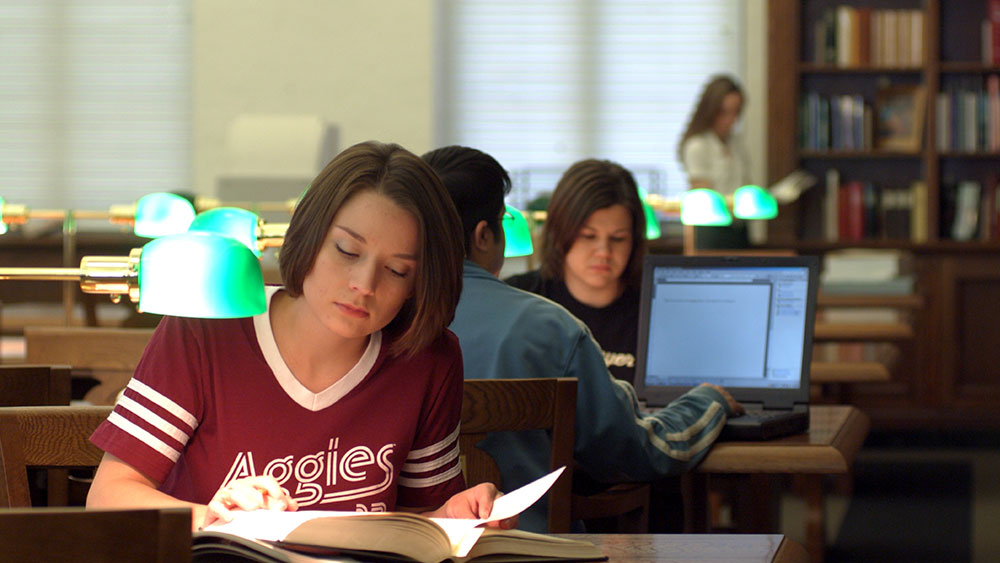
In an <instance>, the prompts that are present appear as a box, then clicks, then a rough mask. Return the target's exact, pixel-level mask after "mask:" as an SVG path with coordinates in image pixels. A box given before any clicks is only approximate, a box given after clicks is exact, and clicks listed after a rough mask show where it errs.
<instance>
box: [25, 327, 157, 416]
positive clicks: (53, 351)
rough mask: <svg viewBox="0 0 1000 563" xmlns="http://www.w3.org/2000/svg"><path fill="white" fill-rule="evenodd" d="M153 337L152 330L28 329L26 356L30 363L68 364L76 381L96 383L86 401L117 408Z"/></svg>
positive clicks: (86, 395) (91, 328)
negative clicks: (115, 404)
mask: <svg viewBox="0 0 1000 563" xmlns="http://www.w3.org/2000/svg"><path fill="white" fill-rule="evenodd" d="M152 335H153V329H151V328H102V327H26V328H25V329H24V340H25V347H26V350H25V355H26V358H27V361H28V362H29V363H38V364H67V365H69V366H71V367H72V368H73V372H72V374H73V377H77V378H83V377H92V378H94V379H96V380H97V381H98V384H97V386H95V387H93V388H92V389H90V390H89V391H87V392H86V394H85V395H84V396H83V399H84V400H85V401H87V402H89V403H92V404H95V405H113V404H114V403H115V400H116V399H117V398H118V393H119V392H121V390H122V389H124V388H125V386H126V385H128V381H129V379H130V378H131V377H132V372H133V371H135V366H136V364H138V363H139V358H140V357H141V356H142V352H143V350H145V349H146V343H147V342H149V339H150V337H151V336H152Z"/></svg>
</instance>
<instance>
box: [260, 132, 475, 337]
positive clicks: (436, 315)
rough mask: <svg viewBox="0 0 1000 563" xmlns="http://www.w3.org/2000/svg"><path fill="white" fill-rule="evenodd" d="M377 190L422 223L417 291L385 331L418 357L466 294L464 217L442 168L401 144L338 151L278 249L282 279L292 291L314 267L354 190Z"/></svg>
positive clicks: (298, 292)
mask: <svg viewBox="0 0 1000 563" xmlns="http://www.w3.org/2000/svg"><path fill="white" fill-rule="evenodd" d="M364 190H372V191H374V192H375V193H378V194H379V195H382V196H385V197H388V198H389V199H391V200H392V201H393V202H394V203H395V204H396V205H398V206H399V207H401V208H402V209H404V210H406V211H409V212H410V213H411V214H412V215H413V217H414V218H415V219H416V221H417V225H418V233H419V234H418V236H419V246H420V256H419V266H418V268H417V275H416V279H415V281H414V291H413V296H411V297H410V298H409V299H407V300H406V302H405V303H404V304H403V308H402V309H401V310H400V311H399V314H397V315H396V318H395V319H393V320H392V321H391V322H390V323H389V325H388V326H387V327H386V331H387V332H389V333H390V334H392V335H393V337H394V342H393V345H392V349H391V352H392V353H393V354H394V355H397V356H401V355H407V356H409V355H413V354H415V353H416V352H417V351H419V350H421V349H422V348H424V347H425V346H427V345H428V344H430V343H431V342H433V341H434V340H435V339H436V338H438V336H440V335H441V333H442V332H444V330H445V329H446V328H447V327H448V325H449V324H450V323H451V321H452V318H454V316H455V307H456V306H457V305H458V298H459V296H460V294H461V292H462V260H463V253H462V246H461V245H458V244H456V241H459V240H461V237H462V223H461V222H460V221H459V219H458V213H457V212H456V211H455V206H454V205H453V204H452V203H451V198H450V197H449V195H448V192H447V190H445V188H444V185H442V184H441V180H440V179H438V177H437V174H435V173H434V171H433V170H432V169H431V168H430V166H428V165H427V164H426V163H425V162H424V161H423V160H420V158H419V157H418V156H417V155H415V154H413V153H411V152H410V151H408V150H406V149H404V148H402V147H400V146H399V145H395V144H385V143H379V142H375V141H368V142H364V143H359V144H357V145H354V146H352V147H350V148H348V149H346V150H344V151H343V152H341V153H340V154H339V155H337V156H336V157H335V158H334V159H333V160H332V161H331V162H330V164H328V165H327V166H326V168H324V169H323V171H322V172H320V173H319V176H317V177H316V179H315V180H313V183H312V185H311V186H310V187H309V190H307V191H306V193H305V195H303V196H302V200H301V201H299V203H298V205H297V206H296V207H295V212H294V214H293V215H292V220H291V223H290V224H289V226H288V231H287V232H286V233H285V241H284V243H283V244H282V246H281V252H280V253H279V255H278V256H279V262H280V265H281V278H282V280H283V282H284V284H285V290H286V291H288V293H289V294H290V295H292V296H293V297H298V296H300V295H301V294H302V282H303V281H304V280H305V277H306V275H307V274H308V273H309V272H310V271H311V270H312V267H313V264H314V263H315V262H316V255H317V254H319V251H320V247H321V246H322V245H323V240H324V239H325V238H326V235H327V232H328V231H329V230H330V226H331V225H332V223H333V218H334V216H335V215H336V214H337V212H338V211H339V210H340V208H341V207H342V206H343V205H344V203H346V202H347V200H348V199H350V198H351V197H352V196H354V195H355V194H357V193H359V192H361V191H364Z"/></svg>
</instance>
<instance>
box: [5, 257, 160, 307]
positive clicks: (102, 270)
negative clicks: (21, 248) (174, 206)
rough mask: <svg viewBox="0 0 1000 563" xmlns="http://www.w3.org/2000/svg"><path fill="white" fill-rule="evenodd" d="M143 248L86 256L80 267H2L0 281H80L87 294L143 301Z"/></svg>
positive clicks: (135, 301) (81, 287) (134, 301)
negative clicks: (116, 254)
mask: <svg viewBox="0 0 1000 563" xmlns="http://www.w3.org/2000/svg"><path fill="white" fill-rule="evenodd" d="M141 255H142V249H141V248H133V249H132V252H131V253H130V254H129V255H128V256H84V257H83V259H81V260H80V267H79V268H0V280H48V281H79V282H80V289H81V290H82V291H83V292H84V293H100V294H105V295H111V296H112V299H115V296H120V295H128V297H129V300H131V301H132V302H133V303H138V302H139V258H140V257H141Z"/></svg>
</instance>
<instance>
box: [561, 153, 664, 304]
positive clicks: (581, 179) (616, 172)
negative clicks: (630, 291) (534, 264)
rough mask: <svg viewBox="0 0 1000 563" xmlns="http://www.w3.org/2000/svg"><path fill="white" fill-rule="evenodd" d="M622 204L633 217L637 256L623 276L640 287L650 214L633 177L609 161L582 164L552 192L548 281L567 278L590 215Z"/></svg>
mask: <svg viewBox="0 0 1000 563" xmlns="http://www.w3.org/2000/svg"><path fill="white" fill-rule="evenodd" d="M612 205H622V206H624V207H625V209H626V210H627V211H628V213H629V215H631V216H632V253H631V254H630V255H629V259H628V264H627V265H626V266H625V271H624V272H622V281H623V282H625V286H626V287H635V288H638V287H639V285H640V283H641V281H642V280H641V278H642V259H643V257H645V255H646V212H645V211H644V210H643V208H642V201H641V200H640V199H639V188H638V187H637V186H636V183H635V178H633V177H632V173H631V172H629V171H628V170H626V169H625V168H624V167H623V166H621V165H620V164H617V163H614V162H611V161H609V160H596V159H588V160H581V161H580V162H577V163H576V164H574V165H572V166H570V167H569V169H568V170H566V172H565V173H563V175H562V178H560V179H559V183H558V184H556V189H555V191H554V192H552V201H551V202H550V203H549V208H548V215H547V217H546V218H545V228H544V234H543V240H542V249H543V257H542V272H541V273H542V277H545V278H550V279H563V277H564V272H563V269H564V268H565V265H566V253H567V252H569V249H570V248H571V247H572V246H573V242H574V241H576V237H577V235H578V234H579V233H580V229H582V228H583V224H584V223H586V221H587V218H588V217H590V215H591V214H592V213H593V212H595V211H597V210H599V209H604V208H605V207H611V206H612Z"/></svg>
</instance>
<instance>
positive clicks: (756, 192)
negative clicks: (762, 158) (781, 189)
mask: <svg viewBox="0 0 1000 563" xmlns="http://www.w3.org/2000/svg"><path fill="white" fill-rule="evenodd" d="M649 203H650V204H651V205H652V206H653V207H655V208H657V209H659V210H661V211H664V212H667V213H676V212H677V211H678V209H679V210H680V214H681V223H683V224H684V226H685V229H684V252H685V253H686V254H691V253H693V252H694V233H693V232H692V230H691V228H690V227H692V226H696V225H697V226H710V227H724V226H728V225H731V224H732V223H733V215H735V216H736V217H738V218H740V219H756V220H760V219H773V218H775V217H777V216H778V202H777V201H776V200H775V198H774V196H772V195H771V194H770V193H768V191H767V190H765V189H764V188H762V187H760V186H754V185H746V186H743V187H741V188H739V189H737V190H736V192H734V193H733V196H732V197H731V198H725V197H723V196H722V194H720V193H719V192H717V191H715V190H712V189H708V188H695V189H692V190H688V191H686V192H684V195H683V196H681V199H680V200H679V201H678V200H677V199H666V198H663V197H660V196H650V197H649ZM730 207H732V210H733V211H732V213H730V211H729V209H730Z"/></svg>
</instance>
